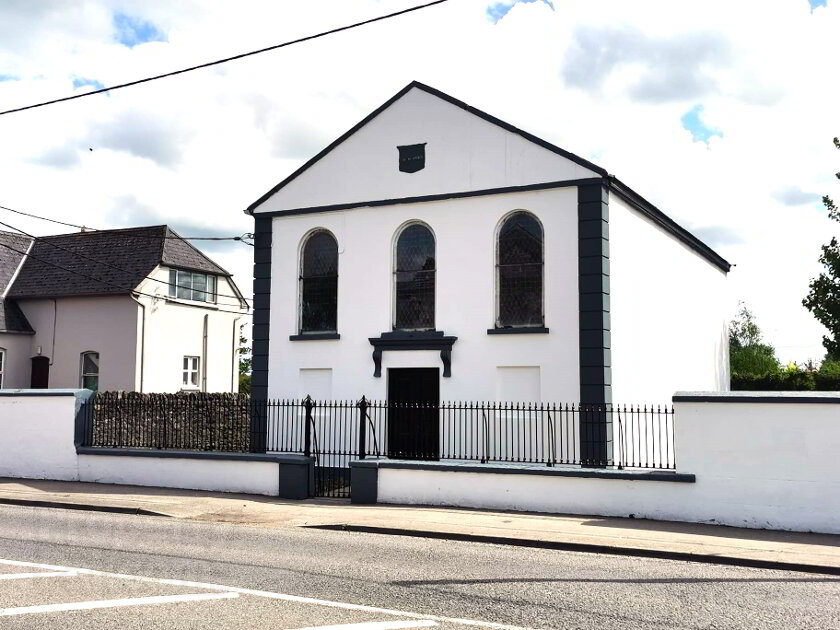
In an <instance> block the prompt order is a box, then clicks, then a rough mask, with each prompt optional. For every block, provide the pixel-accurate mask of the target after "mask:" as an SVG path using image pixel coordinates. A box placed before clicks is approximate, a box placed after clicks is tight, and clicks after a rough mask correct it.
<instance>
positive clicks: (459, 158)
mask: <svg viewBox="0 0 840 630" xmlns="http://www.w3.org/2000/svg"><path fill="white" fill-rule="evenodd" d="M247 212H248V213H249V214H251V215H253V217H254V219H255V226H256V227H255V245H256V247H255V254H254V256H255V258H254V262H255V265H254V277H255V280H254V290H255V296H254V299H255V305H254V306H255V309H254V328H253V352H254V364H253V368H254V372H253V392H254V396H255V397H256V398H266V397H268V398H297V397H303V396H306V395H311V396H312V397H313V398H315V399H347V400H355V399H358V398H360V397H361V396H363V395H364V396H367V397H368V398H371V399H374V400H385V399H387V400H395V401H421V402H427V401H438V400H441V401H468V400H469V401H525V402H558V403H578V402H583V403H610V402H612V403H628V404H629V403H634V404H635V403H657V404H662V403H668V402H669V401H670V399H671V396H672V394H673V392H674V391H676V390H727V389H728V387H729V376H728V375H729V365H728V344H727V334H726V319H727V314H728V306H729V302H728V298H727V293H726V278H727V272H728V271H729V268H730V265H729V263H727V261H726V260H724V259H723V258H722V257H721V256H719V255H718V254H717V253H715V252H714V251H713V250H712V249H711V248H709V247H708V246H707V245H705V244H704V243H703V242H701V241H700V240H699V239H697V238H696V237H695V236H693V235H692V234H690V233H689V232H688V231H686V230H685V229H683V228H682V227H680V226H679V225H677V224H676V223H675V222H674V221H672V220H671V219H669V218H668V217H667V216H666V215H665V214H664V213H663V212H661V211H660V210H658V209H657V208H656V207H654V206H653V205H652V204H651V203H650V202H648V201H646V200H645V199H644V198H643V197H641V196H640V195H639V194H637V193H636V192H634V191H633V190H631V189H630V188H629V187H628V186H626V185H625V184H623V183H622V182H620V181H619V180H618V179H616V178H615V177H614V176H612V175H610V174H608V173H607V171H606V170H604V169H603V168H601V167H599V166H596V165H595V164H592V163H591V162H589V161H587V160H585V159H583V158H580V157H578V156H576V155H574V154H572V153H569V152H568V151H565V150H563V149H561V148H559V147H556V146H554V145H552V144H550V143H548V142H546V141H544V140H541V139H540V138H537V137H535V136H533V135H531V134H529V133H527V132H525V131H522V130H520V129H517V128H516V127H513V126H512V125H509V124H507V123H505V122H503V121H501V120H499V119H497V118H494V117H493V116H490V115H489V114H486V113H484V112H482V111H480V110H478V109H476V108H474V107H471V106H469V105H467V104H465V103H463V102H461V101H459V100H457V99H455V98H453V97H451V96H448V95H447V94H444V93H442V92H440V91H438V90H435V89H433V88H431V87H428V86H426V85H423V84H421V83H417V82H414V83H411V84H410V85H408V86H406V87H405V88H404V89H402V90H401V91H400V92H399V93H397V94H396V95H395V96H394V97H393V98H391V99H390V100H388V101H387V102H386V103H385V104H383V105H382V106H381V107H379V108H378V109H377V110H376V111H374V112H372V113H371V114H370V115H369V116H367V117H366V118H365V119H364V120H362V121H361V122H360V123H359V124H357V125H356V126H355V127H353V128H352V129H350V130H349V131H347V132H346V133H345V134H344V135H343V136H341V137H340V138H338V139H337V140H336V141H335V142H333V143H332V144H331V145H329V146H328V147H326V148H325V149H324V150H323V151H321V152H320V153H319V154H318V155H316V156H314V157H313V158H312V159H311V160H309V161H308V162H307V163H306V164H304V165H303V166H302V167H301V168H299V169H298V170H297V171H296V172H294V173H292V174H291V175H289V176H288V177H287V178H286V179H284V180H283V181H282V182H280V183H279V184H278V185H276V186H275V187H274V188H272V189H271V190H270V191H268V192H267V193H266V194H265V195H263V196H262V197H260V198H259V199H258V200H257V201H255V202H254V203H253V204H251V206H249V208H248V209H247Z"/></svg>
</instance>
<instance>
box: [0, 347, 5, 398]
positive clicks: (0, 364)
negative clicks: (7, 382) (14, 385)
mask: <svg viewBox="0 0 840 630" xmlns="http://www.w3.org/2000/svg"><path fill="white" fill-rule="evenodd" d="M5 373H6V350H4V349H3V348H0V389H3V375H4V374H5Z"/></svg>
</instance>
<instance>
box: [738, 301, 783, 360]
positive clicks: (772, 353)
mask: <svg viewBox="0 0 840 630" xmlns="http://www.w3.org/2000/svg"><path fill="white" fill-rule="evenodd" d="M729 370H730V372H731V373H732V374H741V375H752V376H764V375H765V374H769V373H773V372H778V371H779V360H778V359H777V358H776V349H775V348H774V347H773V346H771V345H770V344H766V343H763V342H762V337H761V329H760V328H759V327H758V324H757V323H756V321H755V315H753V314H752V311H750V309H748V308H747V307H746V305H745V304H744V303H743V302H741V303H740V304H739V310H738V314H737V315H736V316H735V319H733V320H732V321H731V322H730V323H729Z"/></svg>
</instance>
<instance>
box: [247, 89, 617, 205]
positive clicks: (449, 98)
mask: <svg viewBox="0 0 840 630" xmlns="http://www.w3.org/2000/svg"><path fill="white" fill-rule="evenodd" d="M415 88H416V89H418V90H423V91H424V92H427V93H429V94H431V95H433V96H437V97H438V98H440V99H442V100H444V101H446V102H447V103H450V104H452V105H455V106H456V107H460V108H461V109H463V110H464V111H467V112H469V113H471V114H473V115H475V116H478V117H479V118H482V119H484V120H486V121H487V122H489V123H492V124H494V125H496V126H497V127H501V128H502V129H504V130H506V131H509V132H510V133H515V134H517V135H519V136H522V137H523V138H525V139H526V140H529V141H530V142H533V143H534V144H536V145H539V146H541V147H542V148H544V149H547V150H549V151H551V152H552V153H556V154H557V155H560V156H562V157H564V158H566V159H567V160H571V161H572V162H574V163H576V164H578V165H580V166H583V167H584V168H587V169H589V170H591V171H593V172H595V173H597V174H598V175H600V176H602V177H606V176H607V171H606V170H605V169H603V168H601V167H600V166H598V165H597V164H593V163H592V162H590V161H589V160H586V159H584V158H582V157H580V156H579V155H575V154H574V153H571V152H569V151H566V150H565V149H561V148H560V147H558V146H557V145H555V144H552V143H551V142H548V141H547V140H543V139H542V138H538V137H537V136H535V135H534V134H531V133H528V132H527V131H523V130H522V129H519V128H518V127H514V126H513V125H511V124H510V123H507V122H505V121H504V120H501V119H500V118H496V117H495V116H492V115H490V114H488V113H487V112H484V111H481V110H480V109H478V108H476V107H473V106H472V105H467V104H466V103H465V102H464V101H461V100H458V99H457V98H455V97H453V96H450V95H449V94H446V93H445V92H441V91H440V90H437V89H435V88H433V87H430V86H428V85H425V84H424V83H420V82H419V81H412V82H411V83H409V84H408V85H406V86H405V87H404V88H403V89H401V90H400V91H399V92H397V93H396V94H394V96H392V97H391V98H389V99H388V100H387V101H385V102H384V103H383V104H382V105H380V106H379V107H377V108H376V109H375V110H373V111H372V112H371V113H370V114H368V115H367V116H365V117H364V118H363V119H362V120H361V121H359V122H358V123H356V124H355V125H354V126H353V127H351V128H350V129H349V130H347V131H346V132H345V133H344V134H342V135H341V136H340V137H338V138H337V139H336V140H335V141H333V142H332V143H331V144H330V145H329V146H327V147H326V148H325V149H324V150H323V151H321V152H320V153H318V155H316V156H315V157H313V158H312V159H311V160H309V161H308V162H306V163H305V164H304V165H303V166H301V167H300V168H299V169H297V170H296V171H295V172H294V173H292V174H291V175H289V176H288V177H287V178H286V179H284V180H283V181H282V182H280V183H279V184H277V185H276V186H274V187H273V188H272V189H271V190H269V191H268V192H267V193H265V194H264V195H263V196H262V197H260V198H259V199H257V200H256V201H255V202H254V203H252V204H251V205H249V206H248V207H247V208H246V209H245V213H246V214H254V209H255V208H256V207H257V206H259V205H260V204H262V203H263V202H264V201H266V200H267V199H268V198H269V197H271V196H272V195H273V194H274V193H276V192H277V191H278V190H280V189H281V188H283V187H284V186H286V184H288V183H289V182H291V181H292V180H293V179H295V178H296V177H298V175H300V174H301V173H303V172H304V171H306V170H307V169H309V167H310V166H312V165H314V164H315V163H316V162H318V161H319V160H320V159H321V158H323V157H324V156H325V155H327V154H328V153H329V152H330V151H332V150H333V149H335V148H336V147H337V146H338V145H340V144H341V143H342V142H344V141H345V140H347V138H349V137H350V136H352V135H353V134H354V133H356V132H357V131H358V130H359V129H361V128H362V127H364V126H365V125H366V124H368V123H369V122H370V121H371V120H373V119H374V118H376V117H377V116H378V115H379V114H381V113H382V112H383V111H384V110H386V109H388V108H389V107H390V106H391V105H393V104H394V103H395V102H396V101H398V100H399V99H401V98H402V97H403V96H405V95H406V94H407V93H408V92H409V91H411V90H413V89H415Z"/></svg>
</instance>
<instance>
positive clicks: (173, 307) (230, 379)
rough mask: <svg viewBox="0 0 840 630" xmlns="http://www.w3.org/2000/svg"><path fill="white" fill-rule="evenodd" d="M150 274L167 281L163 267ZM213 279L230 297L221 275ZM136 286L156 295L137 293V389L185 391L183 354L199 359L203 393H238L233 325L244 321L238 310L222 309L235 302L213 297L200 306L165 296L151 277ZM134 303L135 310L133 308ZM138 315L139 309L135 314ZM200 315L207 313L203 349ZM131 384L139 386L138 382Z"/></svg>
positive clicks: (163, 288)
mask: <svg viewBox="0 0 840 630" xmlns="http://www.w3.org/2000/svg"><path fill="white" fill-rule="evenodd" d="M150 277H151V278H156V279H158V280H163V281H164V282H169V270H168V269H167V268H159V269H158V270H156V272H155V273H153V274H151V276H150ZM217 282H218V286H217V289H216V290H217V293H218V294H219V295H221V296H229V295H235V293H234V290H233V288H232V287H231V286H230V283H229V282H228V281H227V279H226V278H223V277H218V280H217ZM139 290H140V291H141V292H142V293H149V294H154V295H160V296H161V297H160V298H158V299H155V298H152V297H148V296H144V295H141V296H140V297H139V299H140V300H141V301H142V303H143V304H144V305H145V318H146V319H145V340H144V347H145V353H144V354H145V359H144V364H145V365H144V369H143V391H144V392H177V391H180V390H181V389H185V388H184V387H183V380H182V379H183V374H182V372H183V361H184V357H185V356H195V357H201V364H202V367H201V369H202V371H204V370H206V375H207V382H206V391H208V392H230V391H238V389H239V380H238V367H237V364H238V362H237V359H238V355H237V354H236V349H237V348H238V341H239V326H238V324H237V323H236V322H237V321H240V322H241V321H244V320H242V319H241V317H242V316H241V315H239V314H236V313H228V312H224V311H227V310H235V309H236V308H238V305H237V304H236V302H237V301H236V300H235V299H234V298H230V297H219V298H218V303H217V304H215V305H213V304H208V305H206V306H205V305H204V304H202V303H198V302H188V301H186V300H183V301H181V300H170V299H166V296H168V291H169V287H168V286H167V285H165V284H162V283H160V282H155V281H154V280H147V281H145V282H144V283H143V284H142V285H141V286H140V288H139ZM135 306H136V307H137V308H138V310H139V306H137V305H136V304H135ZM220 309H222V310H220ZM142 315H143V314H142V313H140V317H142ZM205 315H207V316H208V317H207V323H208V328H207V343H206V353H205V344H204V317H205ZM138 330H139V329H138ZM140 332H141V334H142V331H140ZM138 356H139V355H138ZM138 370H139V367H138ZM201 385H202V383H201V381H199V387H198V389H201ZM137 388H138V389H139V388H140V386H139V382H138V385H137Z"/></svg>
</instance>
